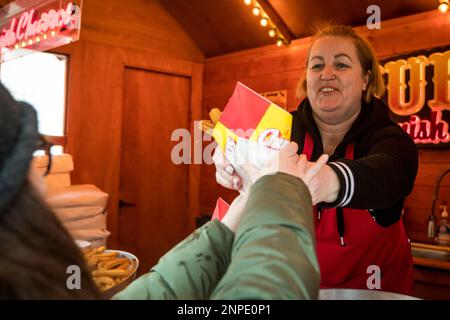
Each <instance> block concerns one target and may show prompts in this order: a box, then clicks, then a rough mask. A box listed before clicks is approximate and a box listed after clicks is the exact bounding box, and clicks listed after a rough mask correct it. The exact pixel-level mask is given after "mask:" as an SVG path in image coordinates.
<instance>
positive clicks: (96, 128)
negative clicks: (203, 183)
mask: <svg viewBox="0 0 450 320" xmlns="http://www.w3.org/2000/svg"><path fill="white" fill-rule="evenodd" d="M81 24H82V29H81V35H80V41H78V42H75V43H73V44H70V45H68V46H65V47H61V48H58V49H56V50H55V52H59V53H64V54H67V55H69V57H70V59H69V73H68V92H67V119H66V122H67V125H66V129H67V130H66V135H67V149H66V151H67V152H68V153H70V154H72V156H73V159H74V163H75V171H74V173H73V175H72V181H73V183H75V184H78V183H92V184H95V185H96V186H98V187H99V188H100V189H102V190H104V191H105V192H107V193H108V194H109V195H110V198H109V206H108V208H109V212H108V229H109V230H110V231H111V232H112V235H111V237H110V239H109V245H110V246H111V247H115V244H116V243H117V238H116V237H117V230H118V206H117V203H118V190H119V176H120V175H119V174H120V172H119V170H120V147H121V117H122V114H121V113H122V104H123V91H124V70H125V67H132V68H138V69H145V70H153V71H157V72H163V73H170V74H176V75H181V76H184V77H188V78H189V79H190V81H191V105H190V106H186V108H190V118H191V119H199V118H200V114H201V96H202V91H201V90H202V82H203V79H202V76H203V63H204V59H205V58H204V55H203V53H202V52H201V50H200V49H199V48H198V47H197V46H196V44H195V43H194V42H193V41H192V39H191V38H190V37H189V36H188V35H187V33H186V32H185V31H184V30H183V29H182V28H181V27H180V26H179V25H178V23H177V22H176V21H175V20H174V19H173V18H172V16H170V14H169V13H168V12H167V11H166V10H165V9H164V8H163V7H162V6H161V5H160V3H159V2H158V1H157V0H149V1H140V0H128V1H121V0H87V1H84V5H83V13H82V23H81ZM149 90H151V88H149ZM161 120H163V119H161ZM161 139H166V140H167V143H170V137H161ZM155 156H156V155H155ZM189 170H190V172H189V188H190V192H189V199H190V201H191V202H190V212H191V213H192V219H190V220H191V221H192V229H193V228H194V221H195V215H196V214H197V212H198V203H199V200H198V194H199V191H198V182H199V176H200V167H199V166H192V167H191V168H190V169H189ZM155 192H156V191H155Z"/></svg>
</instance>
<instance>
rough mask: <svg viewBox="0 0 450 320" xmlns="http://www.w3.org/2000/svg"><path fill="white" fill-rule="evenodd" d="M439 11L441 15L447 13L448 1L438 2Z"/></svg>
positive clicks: (441, 0)
mask: <svg viewBox="0 0 450 320" xmlns="http://www.w3.org/2000/svg"><path fill="white" fill-rule="evenodd" d="M438 8H439V11H440V12H442V13H445V12H447V10H448V0H439V7H438Z"/></svg>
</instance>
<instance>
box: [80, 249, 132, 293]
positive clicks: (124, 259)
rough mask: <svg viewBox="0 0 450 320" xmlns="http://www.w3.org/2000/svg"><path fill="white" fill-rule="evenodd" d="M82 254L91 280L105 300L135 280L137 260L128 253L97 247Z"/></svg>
mask: <svg viewBox="0 0 450 320" xmlns="http://www.w3.org/2000/svg"><path fill="white" fill-rule="evenodd" d="M83 253H84V257H85V259H86V261H87V264H88V266H89V268H90V269H91V272H92V279H93V280H94V283H95V284H96V285H97V287H98V288H99V290H100V291H101V292H102V294H103V297H104V298H105V299H110V298H112V297H113V296H114V295H115V294H116V293H118V292H120V291H122V290H123V289H125V288H126V287H127V286H128V285H129V284H130V283H131V282H132V281H133V280H134V279H136V271H137V269H138V267H139V260H138V259H137V258H136V256H135V255H133V254H131V253H129V252H125V251H120V250H106V248H105V247H99V248H89V249H85V250H83Z"/></svg>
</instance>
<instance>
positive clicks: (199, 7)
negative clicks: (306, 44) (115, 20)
mask: <svg viewBox="0 0 450 320" xmlns="http://www.w3.org/2000/svg"><path fill="white" fill-rule="evenodd" d="M159 1H160V2H161V3H162V4H163V5H164V6H165V8H166V9H167V10H168V11H169V12H170V14H171V15H172V16H173V17H175V19H176V20H177V21H178V22H179V23H180V25H181V26H182V27H183V28H184V29H185V30H186V31H187V32H188V33H189V34H190V36H191V37H192V39H193V40H194V41H195V42H196V43H197V44H198V46H199V47H200V48H201V49H202V50H203V51H204V53H205V55H206V56H207V57H212V56H217V55H221V54H225V53H230V52H235V51H240V50H244V49H249V48H255V47H259V46H264V45H269V44H273V43H274V40H273V39H271V38H269V37H268V35H267V29H266V28H263V27H261V26H260V25H259V20H258V18H256V17H255V16H253V15H252V13H251V9H250V7H248V6H246V5H245V4H244V1H243V0H188V1H186V0H159ZM263 1H265V2H269V4H270V5H271V6H272V7H273V9H274V10H275V11H276V12H277V13H278V15H279V16H280V18H281V19H282V20H283V21H284V23H285V24H286V25H287V27H288V28H289V30H290V32H291V33H292V34H293V35H294V38H297V39H298V38H302V37H305V36H308V35H310V34H311V25H312V24H313V23H314V22H315V21H317V20H330V19H332V20H334V21H336V22H338V23H344V24H350V25H352V26H359V25H363V24H365V23H366V20H367V18H368V17H369V14H367V13H366V10H367V7H368V6H370V5H374V4H375V5H378V6H379V7H380V9H381V19H382V22H381V23H383V20H388V19H393V18H397V17H401V16H407V15H411V14H415V13H419V12H424V11H430V10H437V6H438V4H439V1H438V0H320V1H313V0H260V2H263ZM447 14H450V13H447ZM381 27H383V24H381Z"/></svg>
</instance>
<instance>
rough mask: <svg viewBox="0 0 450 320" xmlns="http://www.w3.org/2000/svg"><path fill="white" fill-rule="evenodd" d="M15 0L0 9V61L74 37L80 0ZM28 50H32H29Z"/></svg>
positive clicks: (65, 41) (62, 42)
mask: <svg viewBox="0 0 450 320" xmlns="http://www.w3.org/2000/svg"><path fill="white" fill-rule="evenodd" d="M77 2H79V4H76V3H75V1H64V0H18V1H15V2H13V3H11V4H9V5H7V6H5V7H3V8H2V9H1V10H0V21H1V22H0V62H4V61H6V60H11V59H13V58H17V57H19V56H23V55H25V54H27V53H30V50H35V51H46V50H49V49H52V48H55V47H57V46H61V45H64V44H67V43H70V42H73V41H76V40H78V38H79V31H80V22H81V2H80V1H77ZM31 52H32V51H31Z"/></svg>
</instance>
